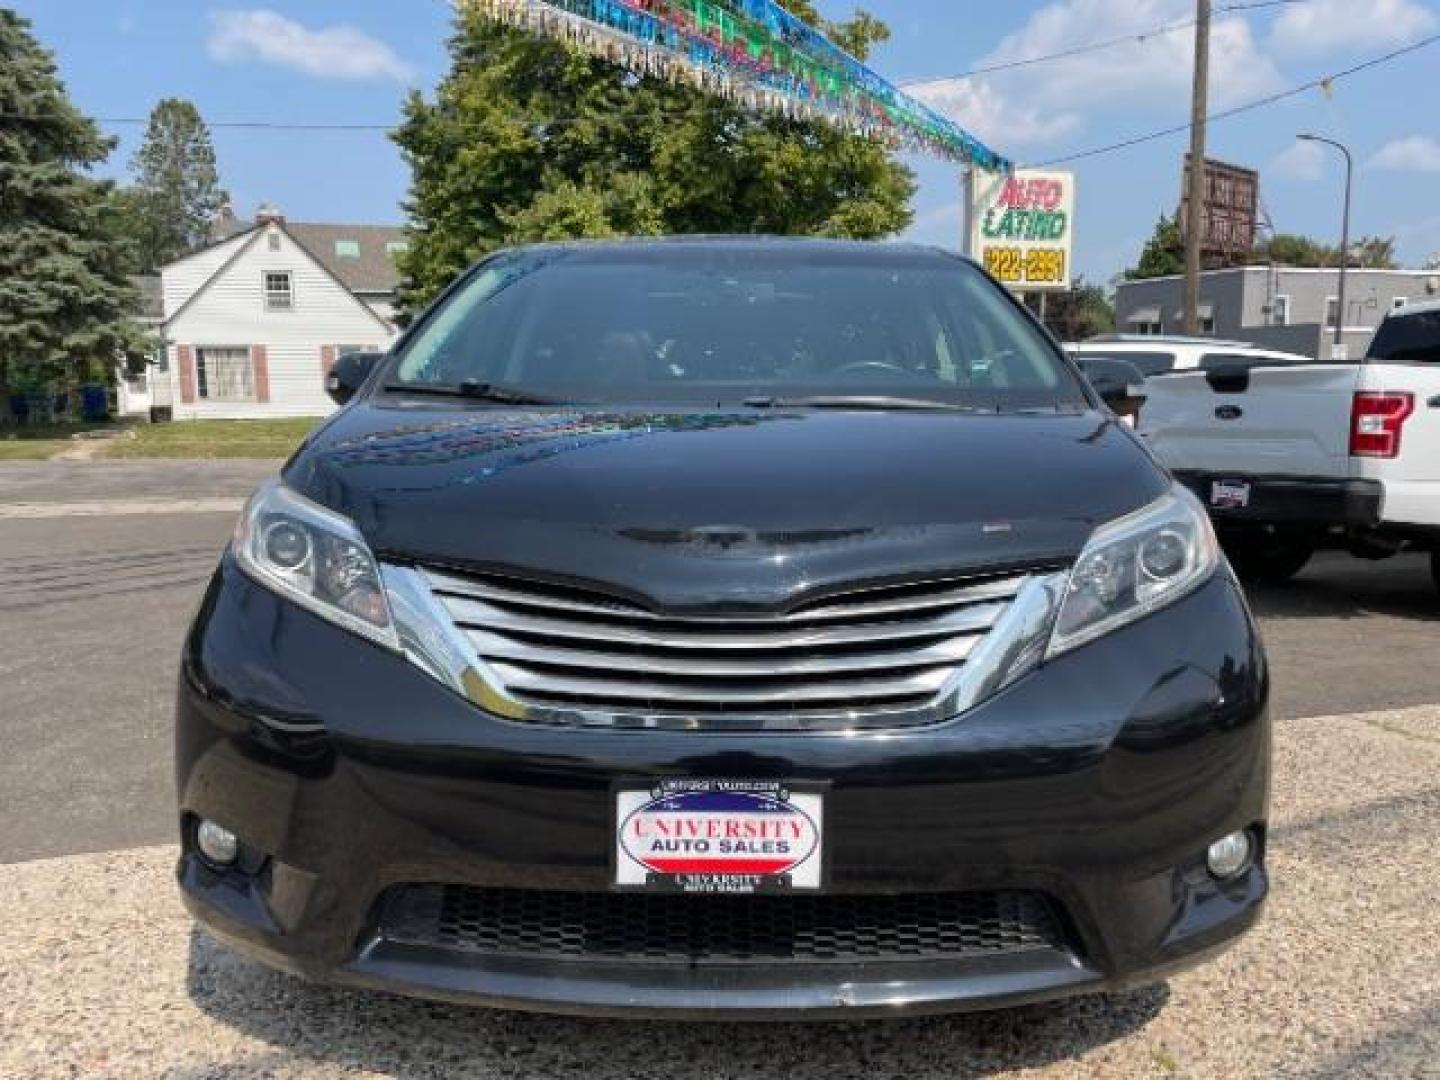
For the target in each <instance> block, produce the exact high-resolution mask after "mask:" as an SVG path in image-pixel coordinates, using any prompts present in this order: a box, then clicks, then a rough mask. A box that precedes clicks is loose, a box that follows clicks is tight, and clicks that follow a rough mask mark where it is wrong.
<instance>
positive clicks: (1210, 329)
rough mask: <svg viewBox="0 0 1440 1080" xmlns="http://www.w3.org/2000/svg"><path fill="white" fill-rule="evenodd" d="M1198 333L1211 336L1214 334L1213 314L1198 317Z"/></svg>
mask: <svg viewBox="0 0 1440 1080" xmlns="http://www.w3.org/2000/svg"><path fill="white" fill-rule="evenodd" d="M1198 321H1199V326H1200V333H1202V334H1205V335H1206V336H1211V337H1213V336H1214V334H1215V316H1214V315H1201V316H1200V317H1199V320H1198Z"/></svg>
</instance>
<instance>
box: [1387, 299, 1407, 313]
mask: <svg viewBox="0 0 1440 1080" xmlns="http://www.w3.org/2000/svg"><path fill="white" fill-rule="evenodd" d="M1408 303H1410V298H1409V297H1408V296H1396V297H1393V298H1392V299H1391V301H1390V310H1391V311H1399V310H1400V309H1401V308H1402V307H1404V306H1405V305H1406V304H1408Z"/></svg>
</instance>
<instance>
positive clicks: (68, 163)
mask: <svg viewBox="0 0 1440 1080" xmlns="http://www.w3.org/2000/svg"><path fill="white" fill-rule="evenodd" d="M111 149H112V141H111V140H109V139H106V138H104V137H103V136H102V135H101V134H100V131H99V129H98V128H97V127H96V126H95V124H94V123H93V122H92V121H90V120H89V119H87V118H85V117H84V116H82V115H81V114H80V112H79V111H78V110H77V109H76V108H75V106H74V105H72V104H71V103H70V100H69V98H68V97H67V95H66V93H65V88H64V86H63V85H62V83H61V82H60V80H59V78H58V77H57V76H56V71H55V63H54V60H53V58H52V57H51V55H50V53H49V52H48V51H46V50H45V49H44V48H42V47H41V45H40V44H39V43H38V42H37V41H36V40H35V38H34V37H33V36H32V34H31V33H30V24H29V22H28V21H27V20H25V19H22V18H21V17H20V16H19V15H17V14H16V13H15V12H14V11H12V10H9V9H7V8H0V384H3V386H4V388H5V389H6V391H7V392H9V391H17V390H40V389H46V388H50V387H53V386H57V385H60V384H64V383H65V382H67V381H72V380H74V381H78V380H83V379H87V378H96V377H101V376H102V375H107V374H108V373H109V371H110V370H111V368H112V361H113V359H114V358H115V356H116V353H117V351H119V350H124V349H126V348H127V347H133V346H136V345H138V344H139V331H138V330H137V329H136V327H135V326H134V324H133V323H132V322H131V321H130V318H129V316H130V314H131V312H133V311H134V310H135V307H136V305H137V303H138V297H137V296H136V295H135V293H134V291H133V289H132V288H131V286H130V284H129V282H128V280H127V278H126V270H127V269H128V265H129V262H130V260H131V255H130V252H129V250H128V245H127V244H126V243H124V241H123V237H122V230H121V220H120V219H121V212H120V208H119V206H118V205H117V200H116V198H115V192H114V188H113V186H112V185H111V184H109V183H107V182H104V181H100V180H96V179H94V178H92V177H90V176H88V175H86V172H85V170H86V169H87V168H89V167H90V166H93V165H96V164H98V163H99V162H102V161H104V160H105V158H106V157H107V156H108V155H109V153H110V150H111Z"/></svg>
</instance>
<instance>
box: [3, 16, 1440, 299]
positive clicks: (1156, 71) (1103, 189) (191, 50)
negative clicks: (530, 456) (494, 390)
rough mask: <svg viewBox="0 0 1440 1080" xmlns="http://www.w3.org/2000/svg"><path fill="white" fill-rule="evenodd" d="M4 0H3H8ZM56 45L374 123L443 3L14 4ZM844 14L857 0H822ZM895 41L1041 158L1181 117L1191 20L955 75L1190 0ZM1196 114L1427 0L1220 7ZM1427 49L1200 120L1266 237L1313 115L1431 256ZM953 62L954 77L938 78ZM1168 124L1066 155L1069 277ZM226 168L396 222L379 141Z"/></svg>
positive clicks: (1090, 261) (1130, 237)
mask: <svg viewBox="0 0 1440 1080" xmlns="http://www.w3.org/2000/svg"><path fill="white" fill-rule="evenodd" d="M13 2H14V0H12V3H13ZM14 6H16V7H18V9H19V11H20V12H21V13H22V14H23V15H26V16H27V17H29V18H30V19H31V20H32V21H33V23H34V24H35V29H36V32H37V33H38V35H39V36H40V38H41V40H42V41H43V42H44V43H45V44H46V45H47V46H48V47H49V48H51V49H52V50H53V51H54V52H55V53H56V54H57V58H58V60H59V63H60V69H61V73H62V75H63V77H64V79H65V80H66V82H67V84H68V86H69V88H70V90H71V92H72V94H73V95H74V97H75V99H76V100H77V101H78V103H79V104H80V106H81V107H82V108H84V109H85V110H87V111H88V112H90V113H92V114H94V115H98V116H104V117H143V116H144V115H145V114H146V113H148V111H149V109H150V107H151V106H152V105H153V104H154V103H155V101H156V100H158V99H159V98H161V97H164V96H178V97H186V98H190V99H191V100H193V101H194V102H195V103H196V104H197V105H198V106H199V107H200V109H201V111H202V112H203V113H204V115H205V116H206V118H207V119H209V120H211V121H223V120H247V121H248V120H262V121H263V120H280V121H289V122H311V123H331V122H336V123H376V124H385V123H389V122H391V121H393V120H395V119H396V118H397V116H398V115H399V106H400V102H401V100H402V98H403V96H404V95H405V93H407V92H408V90H409V89H410V88H412V87H414V88H418V89H420V90H421V91H422V92H425V93H429V92H430V91H431V90H432V89H433V87H434V86H435V84H436V83H437V82H438V80H439V79H440V78H441V76H442V75H443V73H444V71H445V69H446V66H447V58H446V55H445V39H446V37H447V34H448V29H449V22H450V9H449V7H448V5H447V3H446V0H352V2H349V3H339V2H336V0H303V2H302V0H268V2H266V3H262V4H256V5H253V6H252V5H250V4H247V3H246V2H245V0H229V2H224V0H222V2H220V3H216V4H209V3H205V2H196V0H111V2H99V0H18V3H15V4H14ZM819 6H820V7H821V9H822V10H823V11H824V12H825V13H826V14H827V15H831V16H835V17H839V16H842V15H844V14H845V13H847V12H848V11H849V10H851V9H852V8H853V7H854V6H855V5H854V0H819ZM864 6H865V7H867V8H868V9H869V10H871V11H873V12H874V13H875V14H877V15H878V16H880V17H881V18H882V19H884V20H885V21H886V22H888V23H889V24H890V26H891V28H892V30H893V31H894V38H893V40H892V41H891V42H889V43H888V44H887V45H885V46H884V47H883V48H882V49H881V50H880V51H879V52H878V54H877V55H876V56H875V57H874V58H873V62H874V65H875V67H876V68H877V69H879V70H880V71H881V72H883V73H884V74H885V75H887V76H888V77H890V78H892V79H894V80H895V81H897V82H909V81H911V80H935V81H928V82H926V83H925V84H924V85H923V86H922V87H921V92H922V93H923V94H924V95H925V96H926V97H927V99H928V100H930V101H932V102H933V103H934V104H936V105H938V106H940V107H942V108H944V109H945V110H946V111H948V112H950V113H951V114H952V115H954V116H956V118H957V119H959V120H960V121H961V122H962V123H964V124H966V125H967V126H968V127H970V128H971V129H972V130H974V131H975V132H976V133H977V134H979V135H981V136H982V137H984V138H985V139H987V141H989V142H990V143H991V145H993V146H995V147H996V148H997V149H998V150H1000V151H1002V152H1004V153H1007V154H1009V155H1010V156H1011V157H1014V158H1016V159H1017V160H1019V161H1022V162H1034V161H1043V160H1048V159H1051V158H1055V157H1062V156H1065V155H1067V154H1069V153H1072V152H1075V151H1079V150H1084V149H1087V148H1090V147H1093V146H1097V145H1101V144H1105V143H1109V142H1112V141H1116V140H1119V139H1122V138H1125V137H1127V136H1129V135H1132V134H1138V133H1142V132H1145V131H1150V130H1153V129H1155V128H1161V127H1168V126H1170V125H1172V124H1176V123H1180V122H1182V121H1183V120H1184V119H1185V118H1186V117H1187V116H1188V101H1189V78H1190V75H1189V59H1188V56H1189V51H1190V49H1191V47H1192V46H1191V42H1192V38H1191V32H1190V31H1187V30H1179V31H1174V32H1170V33H1162V34H1155V35H1150V36H1148V37H1147V38H1146V40H1144V41H1143V42H1141V41H1135V42H1133V43H1130V44H1126V45H1124V46H1120V47H1116V48H1110V49H1104V50H1100V51H1095V52H1090V53H1086V54H1083V55H1080V56H1076V57H1073V58H1070V59H1067V60H1064V61H1060V62H1056V63H1049V64H1041V65H1036V66H1031V67H1024V68H1019V69H1015V70H1013V71H1011V72H1005V73H999V74H990V75H983V76H973V77H963V76H964V75H965V73H967V72H970V71H971V69H973V68H975V67H980V66H990V65H993V64H995V63H997V62H1004V61H1008V60H1015V59H1021V58H1026V57H1033V56H1037V55H1043V54H1048V53H1052V52H1055V51H1057V50H1063V49H1070V48H1074V47H1076V46H1081V45H1085V44H1088V43H1092V42H1098V41H1103V40H1109V39H1113V38H1117V37H1122V36H1134V37H1137V38H1138V37H1139V36H1140V35H1142V34H1148V33H1149V32H1150V31H1153V30H1155V29H1156V28H1158V27H1163V26H1168V25H1173V24H1175V23H1177V22H1183V21H1185V20H1186V19H1187V18H1189V17H1193V14H1194V5H1193V3H1192V2H1191V0H1010V2H1006V3H996V2H991V0H866V2H865V4H864ZM1216 6H1217V10H1219V11H1221V12H1222V13H1221V14H1219V15H1218V21H1217V24H1216V28H1215V44H1214V49H1215V62H1214V98H1213V99H1212V108H1215V109H1220V108H1225V107H1227V106H1232V105H1236V104H1241V103H1244V102H1246V101H1249V100H1253V99H1255V98H1259V97H1263V96H1265V95H1266V94H1269V93H1272V92H1274V91H1277V90H1281V89H1284V88H1287V87H1290V86H1293V85H1296V84H1299V83H1303V82H1306V81H1308V80H1310V79H1312V78H1316V77H1320V76H1324V75H1328V74H1331V73H1334V72H1337V71H1340V70H1342V69H1344V68H1347V67H1350V66H1352V65H1354V64H1355V63H1357V62H1359V61H1362V60H1365V59H1368V58H1370V57H1374V56H1379V55H1382V54H1384V53H1387V52H1390V51H1391V50H1393V49H1395V48H1397V47H1399V46H1403V45H1405V44H1407V43H1410V42H1414V41H1416V40H1419V39H1421V38H1424V37H1426V36H1429V35H1431V34H1436V33H1440V0H1289V2H1282V3H1275V4H1268V5H1264V6H1260V7H1258V8H1256V7H1253V5H1251V7H1252V9H1251V10H1246V11H1244V12H1240V11H1225V10H1224V9H1226V8H1230V7H1235V6H1238V5H1236V4H1234V3H1233V0H1216ZM1437 70H1440V44H1437V45H1435V46H1433V47H1431V48H1429V49H1427V50H1424V51H1420V52H1417V53H1414V54H1412V55H1409V56H1406V57H1404V58H1402V59H1399V60H1397V61H1395V62H1394V63H1391V64H1388V65H1386V66H1384V67H1380V68H1377V69H1375V70H1372V71H1369V72H1365V73H1363V74H1360V75H1357V76H1355V77H1354V78H1351V79H1346V80H1343V81H1340V82H1338V83H1336V84H1335V86H1334V88H1333V92H1332V93H1331V94H1330V95H1326V94H1325V93H1323V92H1321V91H1319V90H1315V91H1311V92H1309V93H1307V94H1305V95H1304V96H1302V97H1300V98H1297V99H1293V100H1289V101H1286V102H1284V103H1282V104H1279V105H1276V106H1272V107H1270V108H1265V109H1261V110H1258V111H1255V112H1253V113H1249V114H1247V115H1244V116H1241V117H1238V118H1235V119H1232V120H1227V121H1224V122H1222V123H1218V124H1216V125H1214V126H1213V127H1212V129H1211V140H1210V148H1211V154H1212V156H1216V157H1221V158H1224V159H1226V160H1230V161H1235V162H1240V163H1244V164H1247V165H1252V166H1254V167H1257V168H1259V169H1261V170H1262V173H1263V180H1262V184H1263V195H1262V198H1263V200H1264V205H1265V208H1266V210H1267V211H1268V212H1269V215H1270V217H1271V219H1272V220H1273V222H1274V224H1275V226H1276V227H1277V228H1278V229H1280V230H1282V231H1289V232H1306V233H1311V234H1314V235H1317V236H1321V237H1325V238H1331V239H1333V237H1332V234H1335V233H1338V231H1339V207H1340V183H1341V166H1340V160H1339V157H1338V155H1333V152H1332V153H1331V154H1330V155H1328V156H1327V153H1326V152H1325V151H1324V150H1322V149H1321V148H1319V147H1314V146H1297V145H1296V143H1295V141H1294V135H1295V133H1296V132H1299V131H1305V130H1314V131H1317V132H1320V133H1323V134H1326V135H1329V136H1331V137H1333V138H1338V139H1340V140H1342V141H1345V142H1347V143H1349V144H1350V145H1351V147H1352V149H1353V150H1354V152H1355V154H1356V158H1357V166H1358V170H1357V188H1356V200H1355V229H1356V230H1357V232H1359V233H1378V234H1384V235H1390V234H1394V235H1395V236H1397V238H1398V240H1399V249H1400V255H1401V258H1402V260H1403V261H1404V262H1405V263H1406V264H1408V265H1418V264H1420V263H1421V262H1423V260H1424V259H1425V258H1426V257H1427V256H1429V255H1430V254H1432V253H1435V252H1440V111H1437V110H1436V109H1435V108H1434V102H1435V99H1436V82H1435V75H1434V73H1435V72H1436V71H1437ZM956 76H962V77H958V78H957V77H956ZM111 130H112V131H113V132H114V133H115V134H116V135H118V136H120V137H121V140H122V141H121V145H120V147H119V149H118V150H117V151H116V153H115V155H114V156H113V158H112V159H111V162H110V164H109V165H108V166H107V169H106V171H107V172H110V173H112V174H115V175H123V174H124V172H125V169H126V167H127V165H128V162H129V160H130V158H131V156H132V154H133V153H134V149H135V146H136V143H137V141H138V138H139V135H140V132H141V130H142V129H140V128H139V127H135V126H113V127H112V128H111ZM1185 145H1186V142H1185V138H1184V137H1183V136H1173V137H1170V138H1166V139H1162V140H1159V141H1156V142H1151V143H1148V144H1146V145H1143V146H1140V147H1136V148H1133V149H1130V150H1126V151H1122V152H1119V153H1114V154H1107V155H1104V156H1101V157H1096V158H1092V159H1089V160H1086V161H1083V162H1080V163H1078V164H1077V165H1075V166H1074V167H1075V169H1076V171H1077V174H1078V185H1079V200H1080V204H1079V210H1078V213H1077V223H1076V224H1077V239H1076V243H1077V249H1076V262H1077V266H1078V268H1079V269H1080V270H1081V271H1082V272H1083V273H1085V274H1086V275H1087V276H1088V277H1090V278H1091V279H1092V280H1101V281H1103V280H1107V279H1109V278H1110V277H1111V276H1112V275H1114V274H1115V273H1116V272H1118V271H1120V270H1121V269H1123V268H1124V266H1126V265H1127V264H1128V263H1130V262H1132V261H1133V260H1134V257H1135V255H1136V253H1137V251H1138V249H1139V246H1140V244H1141V243H1142V242H1143V241H1144V239H1145V237H1146V236H1148V235H1149V233H1150V230H1151V228H1152V227H1153V224H1154V221H1155V218H1156V216H1157V215H1158V214H1160V213H1162V212H1170V211H1173V209H1174V207H1175V204H1176V201H1177V197H1178V191H1179V184H1180V177H1179V169H1180V157H1181V155H1182V154H1183V152H1184V149H1185ZM216 148H217V151H218V154H219V159H220V168H221V173H222V179H223V181H224V183H225V184H226V186H227V187H228V188H229V189H230V191H231V192H232V194H233V195H234V198H235V203H236V207H237V210H238V212H240V213H241V214H242V215H243V214H248V213H250V212H251V211H253V209H254V207H255V206H256V205H257V204H258V203H260V202H262V201H269V202H272V203H274V204H276V205H278V206H280V207H281V208H282V209H284V210H285V212H286V213H287V214H289V215H290V216H291V217H292V218H295V219H299V220H318V221H352V222H399V221H401V220H402V219H403V215H402V212H401V210H400V206H399V203H400V200H401V199H402V198H403V197H404V194H405V190H406V186H407V184H408V180H409V177H408V173H407V170H406V169H405V166H404V163H403V162H402V161H401V160H400V157H399V154H398V153H397V152H396V150H395V148H394V146H393V145H392V144H391V143H390V142H389V141H388V140H387V139H386V138H385V136H384V135H383V134H382V133H380V132H343V133H331V132H326V133H319V132H312V133H303V132H302V133H297V132H286V131H264V130H261V131H254V130H217V132H216ZM914 164H915V166H916V168H917V171H918V173H919V175H920V178H921V185H922V186H921V191H920V195H919V198H918V200H917V205H916V222H915V225H914V226H913V228H912V229H911V236H913V237H914V238H916V239H920V240H924V241H927V242H935V243H942V244H946V245H948V246H956V245H957V244H958V241H959V236H958V233H959V227H960V226H959V205H958V180H957V177H956V173H955V170H954V169H953V168H952V167H948V166H946V165H944V164H940V163H932V162H927V161H917V162H915V163H914Z"/></svg>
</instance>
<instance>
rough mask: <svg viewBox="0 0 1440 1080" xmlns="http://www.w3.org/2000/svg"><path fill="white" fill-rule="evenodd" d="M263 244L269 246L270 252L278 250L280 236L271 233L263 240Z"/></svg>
mask: <svg viewBox="0 0 1440 1080" xmlns="http://www.w3.org/2000/svg"><path fill="white" fill-rule="evenodd" d="M265 242H266V243H267V244H269V245H270V250H271V251H279V250H280V234H279V233H278V232H271V233H270V235H269V236H267V237H266V238H265Z"/></svg>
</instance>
